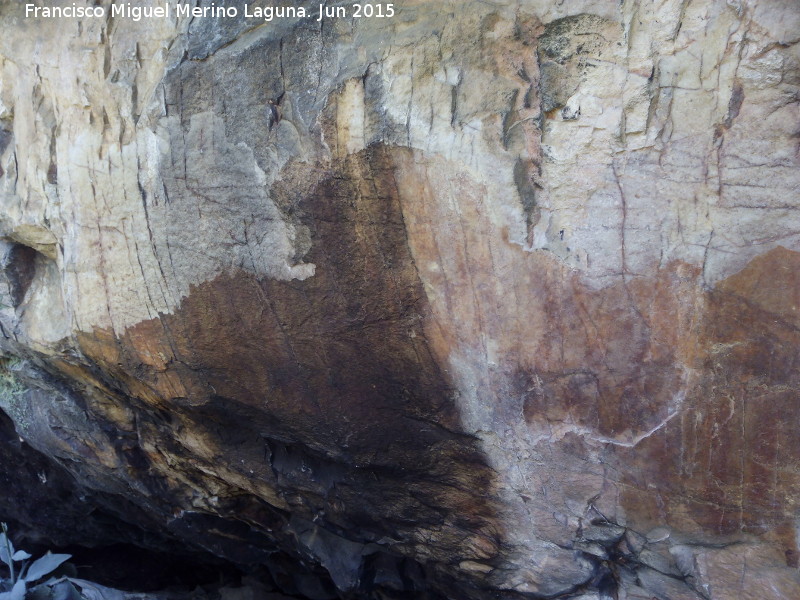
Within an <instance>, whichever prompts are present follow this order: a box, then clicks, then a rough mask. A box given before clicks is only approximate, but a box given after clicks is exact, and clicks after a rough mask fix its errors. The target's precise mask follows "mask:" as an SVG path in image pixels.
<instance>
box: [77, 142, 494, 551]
mask: <svg viewBox="0 0 800 600" xmlns="http://www.w3.org/2000/svg"><path fill="white" fill-rule="evenodd" d="M325 167H326V168H325V169H324V170H323V169H320V168H315V167H310V166H308V165H295V166H294V167H290V168H289V169H287V171H286V172H285V174H284V177H283V178H282V182H283V183H282V187H276V188H275V190H273V193H274V194H275V195H276V200H277V203H278V204H279V206H282V207H283V209H284V210H285V211H287V212H291V214H292V218H294V219H296V220H297V222H299V223H302V224H303V225H305V226H306V227H308V231H309V233H310V238H311V251H310V252H309V253H308V254H307V255H306V256H304V257H302V260H303V261H304V262H307V263H314V264H315V265H316V274H315V275H314V276H313V277H310V278H308V279H306V280H305V281H298V280H294V281H278V280H272V279H260V278H258V277H256V276H254V275H252V274H250V273H247V272H244V271H236V272H231V273H224V274H221V275H220V276H219V277H217V278H216V279H214V280H213V281H209V282H206V283H203V284H200V285H198V286H195V287H194V288H193V289H192V291H191V293H190V295H189V296H188V297H187V298H186V299H185V300H184V301H183V303H182V305H181V306H180V308H179V309H178V310H177V311H176V312H175V313H174V314H172V315H164V316H162V317H161V318H160V319H153V320H150V321H147V322H143V323H140V324H138V325H136V326H134V327H132V328H129V329H128V330H127V331H126V332H125V334H124V335H122V336H119V337H115V336H114V335H113V334H111V333H110V332H107V331H95V332H94V333H93V334H91V335H89V334H83V335H81V336H80V338H79V339H80V344H81V348H82V351H83V353H84V354H85V355H86V356H87V357H89V358H90V359H91V360H92V361H93V362H94V364H95V365H97V366H98V367H99V371H101V372H103V373H105V374H106V377H108V378H110V379H111V384H110V385H111V386H116V388H117V389H118V390H120V391H121V392H122V393H123V394H124V395H126V396H128V397H129V400H128V401H127V402H128V403H129V404H130V405H131V406H132V407H134V410H135V412H137V414H138V417H137V427H138V435H139V436H140V438H144V439H147V440H149V442H148V443H147V444H145V445H147V446H148V448H149V450H147V452H146V455H144V454H141V453H137V454H136V455H135V456H134V458H135V460H134V461H131V460H129V458H130V457H129V455H130V454H131V452H132V450H131V449H130V448H127V449H125V450H124V451H125V453H126V454H125V458H124V460H123V462H125V463H126V464H128V466H129V467H130V468H131V469H132V472H131V473H130V477H132V478H134V479H136V480H137V481H140V482H142V481H144V482H147V481H148V477H150V476H152V475H153V473H154V472H158V471H159V469H163V470H162V471H161V472H162V473H163V472H169V469H173V470H174V469H181V470H183V469H187V471H188V472H185V473H184V474H183V475H182V477H189V478H191V479H194V480H198V477H199V478H200V479H202V474H197V473H194V474H193V472H192V466H191V461H192V460H195V461H200V462H202V459H201V458H200V457H195V458H194V459H190V460H188V462H187V460H186V459H187V452H188V453H189V454H188V457H191V453H192V449H191V448H187V447H182V446H181V445H182V444H185V443H186V442H184V441H183V440H185V439H187V436H188V437H191V439H193V440H200V442H199V443H200V444H201V445H202V446H203V447H204V448H206V449H210V450H209V451H210V452H212V453H214V454H215V455H216V457H217V461H218V462H217V464H216V465H213V464H212V465H211V468H222V467H221V465H224V469H228V470H230V472H235V473H236V475H237V477H238V476H241V477H244V478H245V479H250V480H252V481H253V485H252V487H250V486H249V484H244V488H245V489H239V490H238V491H237V490H236V489H235V486H232V487H231V488H230V491H229V492H227V493H229V494H230V497H234V496H236V495H238V494H246V493H250V494H256V495H257V494H258V492H257V490H258V489H260V488H259V486H263V485H267V486H269V487H270V488H271V489H272V490H273V491H274V493H276V494H277V495H278V496H279V497H280V498H282V501H283V502H285V503H286V504H287V505H288V506H290V507H292V511H293V512H294V513H295V514H298V515H302V516H305V517H306V518H309V519H311V518H320V519H321V520H320V521H319V522H320V523H326V524H327V525H326V526H328V527H331V528H334V529H336V528H340V529H341V530H342V531H347V532H348V535H349V536H352V537H354V538H356V539H363V540H374V539H378V538H380V537H381V536H391V537H392V538H393V539H395V540H396V545H397V547H398V548H403V547H409V548H412V547H414V546H415V545H416V544H417V541H416V540H415V536H416V535H417V534H415V533H414V532H416V531H419V530H431V531H434V530H435V531H439V530H441V533H439V534H437V533H433V534H432V535H434V536H439V538H440V539H439V543H441V545H442V546H443V547H446V548H448V552H452V553H455V554H454V555H456V556H464V557H465V558H470V557H471V558H473V559H478V560H485V559H487V558H490V557H491V556H492V555H494V554H495V553H496V552H497V550H498V545H497V542H496V540H495V539H494V532H495V528H494V525H493V519H494V509H493V508H492V502H493V499H492V498H493V495H494V492H493V490H492V472H491V470H490V469H489V468H488V467H487V466H486V464H485V460H484V458H483V456H482V454H481V453H480V452H479V451H478V449H477V446H476V444H475V442H474V440H473V439H472V438H471V437H469V436H467V435H465V434H464V433H462V432H461V430H460V418H459V414H458V411H457V409H456V406H455V403H454V397H455V391H454V389H453V387H452V385H451V383H450V381H449V380H448V377H447V376H446V374H445V373H444V372H443V370H442V368H441V367H440V365H439V364H438V363H437V361H436V360H435V358H434V356H433V355H432V353H431V350H430V349H429V347H428V341H427V340H426V337H425V331H424V328H423V324H424V321H425V319H426V317H427V313H428V307H427V301H426V297H425V294H424V291H423V288H422V284H421V282H420V279H419V277H418V274H417V271H416V266H415V264H414V261H413V259H412V257H411V253H410V250H409V248H408V243H407V240H406V228H405V223H404V221H403V214H402V211H401V207H400V202H399V198H398V190H397V183H396V181H395V178H394V169H395V162H394V157H393V151H392V150H391V149H387V148H383V147H380V146H378V147H373V148H370V149H368V150H365V151H363V152H361V153H359V154H357V155H353V156H349V157H347V158H346V159H344V160H342V161H340V162H337V163H335V164H333V165H330V166H327V165H326V166H325ZM301 180H302V181H303V182H304V183H302V184H301V183H300V182H301ZM309 181H311V182H312V184H309V183H308V182H309ZM295 182H297V183H298V185H297V186H295V185H294V183H295ZM298 189H299V190H303V193H298V192H297V190H298ZM98 412H103V411H101V410H98ZM165 413H166V414H169V420H170V422H169V423H167V418H166V417H164V416H162V415H163V414H165ZM104 414H105V415H106V418H108V419H110V420H112V421H113V420H114V419H116V418H118V417H115V416H114V415H113V414H111V413H110V412H109V411H108V410H105V411H104ZM153 447H157V448H158V451H155V450H154V449H153ZM165 454H168V455H172V456H173V457H175V456H177V457H182V458H181V460H180V461H179V464H177V465H174V464H173V465H171V466H169V467H167V466H165V464H164V458H163V455H165ZM147 461H150V463H149V464H147ZM147 485H150V486H155V487H158V486H157V484H156V483H148V484H147ZM155 487H154V489H155ZM166 487H167V488H172V489H171V491H170V489H167V490H166V491H165V489H158V492H159V493H160V494H162V495H164V496H166V497H173V498H175V497H176V491H175V490H174V482H168V485H167V486H166ZM179 496H180V495H179V494H178V496H177V497H178V498H179ZM176 501H177V500H176ZM237 518H245V517H243V516H238V517H237ZM251 525H253V526H256V527H259V526H265V525H263V524H259V523H253V522H251ZM279 537H280V536H279ZM470 540H471V541H470Z"/></svg>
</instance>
